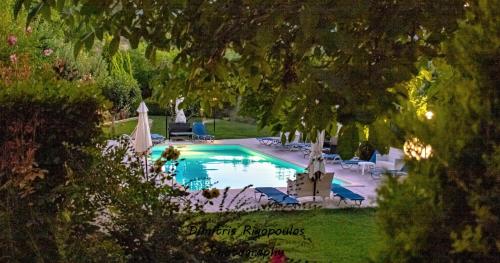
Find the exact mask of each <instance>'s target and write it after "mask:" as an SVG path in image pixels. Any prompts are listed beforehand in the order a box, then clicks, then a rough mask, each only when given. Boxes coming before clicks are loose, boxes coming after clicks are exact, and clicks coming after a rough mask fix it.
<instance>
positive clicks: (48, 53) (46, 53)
mask: <svg viewBox="0 0 500 263" xmlns="http://www.w3.org/2000/svg"><path fill="white" fill-rule="evenodd" d="M52 52H54V50H52V48H46V49H44V50H43V55H44V56H46V57H48V56H50V54H52Z"/></svg>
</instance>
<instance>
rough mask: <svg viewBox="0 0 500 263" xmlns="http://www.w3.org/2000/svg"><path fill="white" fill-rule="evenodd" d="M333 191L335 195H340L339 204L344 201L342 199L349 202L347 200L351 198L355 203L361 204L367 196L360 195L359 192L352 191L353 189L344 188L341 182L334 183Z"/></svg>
mask: <svg viewBox="0 0 500 263" xmlns="http://www.w3.org/2000/svg"><path fill="white" fill-rule="evenodd" d="M332 192H333V196H338V197H339V198H340V201H339V203H338V204H340V202H342V201H344V202H345V203H346V204H347V202H346V200H351V201H353V202H354V204H356V205H358V206H361V203H362V202H363V200H365V198H364V197H363V196H361V195H358V194H356V193H354V192H352V191H351V190H349V189H347V188H344V187H343V186H341V185H339V184H332ZM358 202H359V204H358Z"/></svg>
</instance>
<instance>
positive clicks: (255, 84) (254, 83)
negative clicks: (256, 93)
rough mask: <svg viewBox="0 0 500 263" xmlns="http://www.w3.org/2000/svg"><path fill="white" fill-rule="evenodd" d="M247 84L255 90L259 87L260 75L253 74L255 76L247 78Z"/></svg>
mask: <svg viewBox="0 0 500 263" xmlns="http://www.w3.org/2000/svg"><path fill="white" fill-rule="evenodd" d="M248 85H249V86H250V87H251V88H252V89H253V90H257V89H258V88H259V85H260V76H259V75H255V76H252V77H251V78H250V79H249V80H248Z"/></svg>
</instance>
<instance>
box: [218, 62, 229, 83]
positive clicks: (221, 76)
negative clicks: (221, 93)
mask: <svg viewBox="0 0 500 263" xmlns="http://www.w3.org/2000/svg"><path fill="white" fill-rule="evenodd" d="M215 75H216V76H217V78H219V79H220V80H225V79H227V75H228V74H227V71H226V68H225V67H224V65H223V64H222V63H217V65H216V66H215Z"/></svg>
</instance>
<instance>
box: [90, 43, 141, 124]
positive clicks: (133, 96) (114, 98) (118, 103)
mask: <svg viewBox="0 0 500 263" xmlns="http://www.w3.org/2000/svg"><path fill="white" fill-rule="evenodd" d="M110 68H111V70H110V72H111V73H110V75H109V76H107V77H106V78H104V79H101V80H100V81H99V82H98V85H99V86H100V87H101V89H102V94H103V95H104V97H106V99H108V100H109V101H111V103H112V106H111V114H112V115H113V119H112V130H113V133H114V129H115V120H116V118H117V115H118V114H119V113H120V112H128V111H130V109H131V108H134V106H136V105H138V104H139V102H140V100H141V90H140V89H139V85H138V84H137V81H136V80H135V79H134V78H133V76H132V65H131V63H130V57H129V55H128V54H127V53H124V52H119V53H117V54H116V55H115V56H114V57H113V58H112V59H111V65H110Z"/></svg>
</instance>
